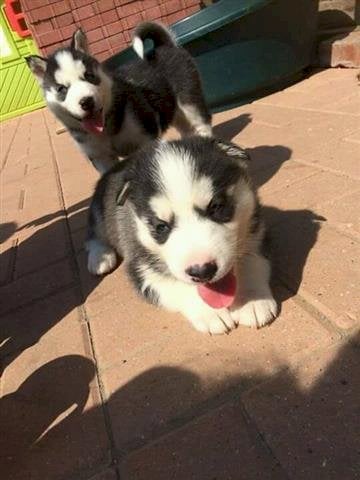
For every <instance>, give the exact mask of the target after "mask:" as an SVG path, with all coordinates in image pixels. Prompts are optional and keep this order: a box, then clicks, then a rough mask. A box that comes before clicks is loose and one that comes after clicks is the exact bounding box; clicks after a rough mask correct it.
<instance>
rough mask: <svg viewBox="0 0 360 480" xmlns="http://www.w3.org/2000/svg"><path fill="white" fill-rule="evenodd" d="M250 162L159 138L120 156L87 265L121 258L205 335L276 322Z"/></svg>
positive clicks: (227, 149)
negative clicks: (129, 155) (206, 333)
mask: <svg viewBox="0 0 360 480" xmlns="http://www.w3.org/2000/svg"><path fill="white" fill-rule="evenodd" d="M247 163H248V158H247V155H246V153H245V152H244V150H243V149H241V148H240V147H238V146H236V145H233V144H230V143H224V142H222V141H218V140H214V139H209V138H208V139H207V138H202V137H192V138H190V137H189V138H187V139H183V140H179V141H173V142H164V141H156V142H153V143H151V144H149V145H148V146H147V147H145V148H144V149H141V150H139V151H138V152H137V153H135V154H134V155H133V156H131V157H129V158H128V159H126V160H124V162H122V163H121V164H119V165H118V166H117V167H115V168H114V169H112V170H111V171H109V172H108V173H106V174H105V175H104V176H103V178H101V179H100V181H99V182H98V185H97V187H96V190H95V194H94V197H93V200H92V204H91V209H90V218H89V238H88V241H87V250H88V269H89V271H90V272H91V273H93V274H98V275H101V274H105V273H108V272H109V271H111V270H112V269H114V268H115V266H116V264H117V259H118V257H121V258H123V259H124V263H125V266H126V268H127V271H128V273H129V276H130V278H131V279H132V281H133V283H134V285H135V287H136V288H137V290H138V291H139V292H140V294H141V295H142V296H143V297H145V298H146V299H147V300H148V301H150V302H151V303H153V304H156V305H159V306H163V307H165V308H167V309H169V310H171V311H176V312H181V313H182V314H183V315H184V316H185V317H187V318H188V319H189V320H190V322H191V323H192V324H193V326H194V327H195V328H196V329H197V330H200V331H202V332H209V333H213V334H215V333H226V332H229V331H230V330H232V329H233V328H235V327H236V326H237V325H238V324H242V325H248V326H251V327H262V326H263V325H266V324H268V323H270V322H271V321H272V320H273V319H274V318H275V316H276V314H277V304H276V302H275V300H274V298H273V296H272V293H271V290H270V286H269V278H270V264H269V261H268V260H267V259H266V258H265V257H264V256H263V254H262V242H263V237H264V226H263V223H262V221H261V218H260V207H259V203H258V199H257V195H256V192H255V191H254V189H253V187H252V185H251V181H250V179H249V177H248V173H247Z"/></svg>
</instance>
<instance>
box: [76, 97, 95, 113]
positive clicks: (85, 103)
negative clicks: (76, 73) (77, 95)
mask: <svg viewBox="0 0 360 480" xmlns="http://www.w3.org/2000/svg"><path fill="white" fill-rule="evenodd" d="M80 106H81V108H82V109H83V110H85V112H89V111H90V110H94V107H95V102H94V99H93V97H84V98H82V99H81V100H80Z"/></svg>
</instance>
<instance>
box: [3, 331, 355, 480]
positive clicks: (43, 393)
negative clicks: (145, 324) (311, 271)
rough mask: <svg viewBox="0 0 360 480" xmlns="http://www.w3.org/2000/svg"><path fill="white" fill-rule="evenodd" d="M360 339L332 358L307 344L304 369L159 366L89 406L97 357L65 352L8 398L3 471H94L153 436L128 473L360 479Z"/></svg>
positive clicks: (41, 474)
mask: <svg viewBox="0 0 360 480" xmlns="http://www.w3.org/2000/svg"><path fill="white" fill-rule="evenodd" d="M359 340H360V339H359V336H357V337H353V338H352V339H350V340H349V341H348V342H347V343H346V344H343V346H342V348H341V349H339V350H338V351H337V353H335V352H333V353H332V354H331V355H330V356H329V358H328V360H327V362H326V363H325V365H324V364H323V363H321V359H322V358H326V355H327V353H326V352H325V351H323V352H322V354H321V355H319V353H315V354H313V355H312V357H309V356H308V357H307V359H304V361H303V362H302V363H301V364H300V366H299V372H300V374H299V373H297V372H296V370H295V371H291V370H290V369H286V368H285V369H284V370H283V371H282V373H281V374H278V375H275V376H273V377H271V378H270V377H267V376H266V375H264V374H262V373H261V372H258V373H256V374H254V375H252V376H251V378H247V377H243V376H241V375H239V376H238V377H233V378H231V379H228V378H227V379H226V384H225V383H224V385H221V384H219V383H218V384H217V385H216V386H214V385H211V382H210V383H206V382H204V381H203V380H201V379H200V378H198V377H197V376H196V375H194V374H193V373H192V372H190V371H188V370H186V369H182V368H177V367H170V366H169V367H168V366H161V367H157V368H152V369H150V370H148V371H145V372H144V373H142V374H140V375H138V376H136V377H134V378H133V380H131V381H130V382H129V383H127V384H125V385H124V387H122V388H120V389H119V390H118V391H116V392H115V393H114V394H113V395H111V396H110V398H108V400H107V403H106V407H105V409H104V408H103V407H102V406H101V405H98V406H92V407H90V408H89V407H88V408H87V409H86V410H85V409H84V407H85V405H86V404H87V402H88V397H91V395H92V393H91V392H92V389H91V385H93V378H94V375H95V367H94V365H93V363H92V361H91V360H89V359H87V358H84V357H81V356H78V355H68V356H65V357H62V358H58V359H56V360H53V361H51V362H49V363H47V364H45V365H43V366H42V367H40V368H39V369H38V370H36V371H35V372H34V373H33V374H32V375H31V376H29V378H28V379H27V380H26V381H25V382H24V383H23V384H22V385H20V387H19V388H18V390H17V391H15V392H13V393H11V394H9V395H7V396H5V397H3V399H2V400H1V401H0V424H1V429H2V436H1V440H0V442H1V448H0V452H1V459H0V464H1V471H2V475H3V478H6V479H12V480H17V479H19V480H20V479H21V480H23V479H24V478H29V479H30V478H31V479H32V480H37V479H39V480H40V479H44V478H49V479H50V478H51V479H52V480H57V479H70V480H71V479H75V478H76V479H82V478H88V477H87V475H89V476H90V473H91V471H92V469H93V468H94V467H95V466H96V468H97V469H100V468H101V466H102V467H103V468H105V467H106V466H107V465H111V464H112V465H116V464H119V463H121V459H122V457H124V456H125V455H126V454H129V453H131V452H134V451H135V450H138V449H139V448H142V447H144V446H145V445H147V444H149V443H151V446H150V447H149V450H142V451H141V452H140V453H136V454H135V455H133V457H132V458H131V457H130V459H129V460H128V462H127V464H126V466H125V467H124V471H123V474H124V473H125V474H124V475H123V476H122V477H121V478H124V479H131V480H143V479H145V478H146V479H147V480H162V479H164V480H165V479H166V480H168V479H169V478H172V479H174V480H191V479H197V480H203V479H204V480H205V479H206V480H208V479H210V478H211V479H213V478H216V479H217V480H225V479H226V480H232V479H233V480H239V479H246V480H252V479H275V478H276V479H278V478H279V479H282V478H284V479H285V478H291V479H294V480H295V479H308V478H326V479H327V480H338V479H339V478H341V479H342V480H353V479H355V478H357V475H358V472H359V471H360V468H359V467H360V459H359V430H358V416H359V405H360V364H359V361H358V359H359ZM119 368H121V367H119ZM306 372H310V373H306ZM304 378H305V380H304ZM300 379H301V380H300ZM224 380H225V379H224ZM255 384H257V385H259V387H255V388H252V389H251V390H250V391H249V390H248V387H249V386H250V385H253V386H254V385H255ZM260 384H261V385H260ZM229 385H230V388H229ZM245 387H247V390H248V391H247V393H245V394H242V392H243V391H244V388H245ZM214 399H215V401H214ZM222 404H226V406H225V407H220V405H222ZM206 412H210V413H209V415H206V416H204V415H203V414H204V413H206ZM104 414H105V417H104ZM104 418H105V419H110V421H111V427H110V426H109V422H108V421H104ZM186 425H187V427H186V428H185V429H182V430H178V427H180V426H186ZM170 431H173V433H172V434H171V435H169V433H170ZM105 432H106V433H105ZM164 435H166V437H163V436H164ZM160 439H161V440H160ZM154 440H159V441H158V442H155V443H153V442H154Z"/></svg>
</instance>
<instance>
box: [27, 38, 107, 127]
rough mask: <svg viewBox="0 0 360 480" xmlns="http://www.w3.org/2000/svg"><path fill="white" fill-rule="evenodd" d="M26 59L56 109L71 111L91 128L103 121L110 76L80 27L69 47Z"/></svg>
mask: <svg viewBox="0 0 360 480" xmlns="http://www.w3.org/2000/svg"><path fill="white" fill-rule="evenodd" d="M26 61H27V64H28V66H29V68H30V70H31V71H32V72H33V74H34V75H35V77H36V78H37V80H38V82H39V84H40V85H41V87H42V89H43V91H44V95H45V98H46V101H47V103H48V105H49V106H50V108H51V109H52V110H54V111H55V113H58V114H59V116H60V117H61V116H62V115H64V114H66V113H67V114H69V115H70V116H71V117H73V118H74V119H76V120H79V121H80V122H82V124H83V126H84V128H85V129H87V130H90V131H92V127H93V128H94V129H95V127H96V125H100V124H101V120H102V117H103V110H104V109H106V107H107V103H108V102H109V96H110V90H111V80H110V79H109V78H108V77H107V75H106V74H105V73H104V72H103V70H102V69H101V66H100V64H99V63H98V61H97V60H96V59H95V58H93V57H91V56H90V55H89V54H88V46H87V39H86V36H85V34H84V33H83V32H82V31H81V30H77V31H76V32H75V33H74V35H73V38H72V41H71V45H70V47H68V48H61V49H59V50H57V51H56V52H55V53H54V54H52V55H51V56H50V57H49V58H42V57H39V56H37V55H31V56H30V57H27V58H26Z"/></svg>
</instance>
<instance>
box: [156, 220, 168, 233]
mask: <svg viewBox="0 0 360 480" xmlns="http://www.w3.org/2000/svg"><path fill="white" fill-rule="evenodd" d="M155 230H156V233H157V234H158V235H166V234H167V233H169V232H170V225H169V224H168V223H166V222H162V221H159V222H158V224H157V225H156V226H155Z"/></svg>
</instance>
